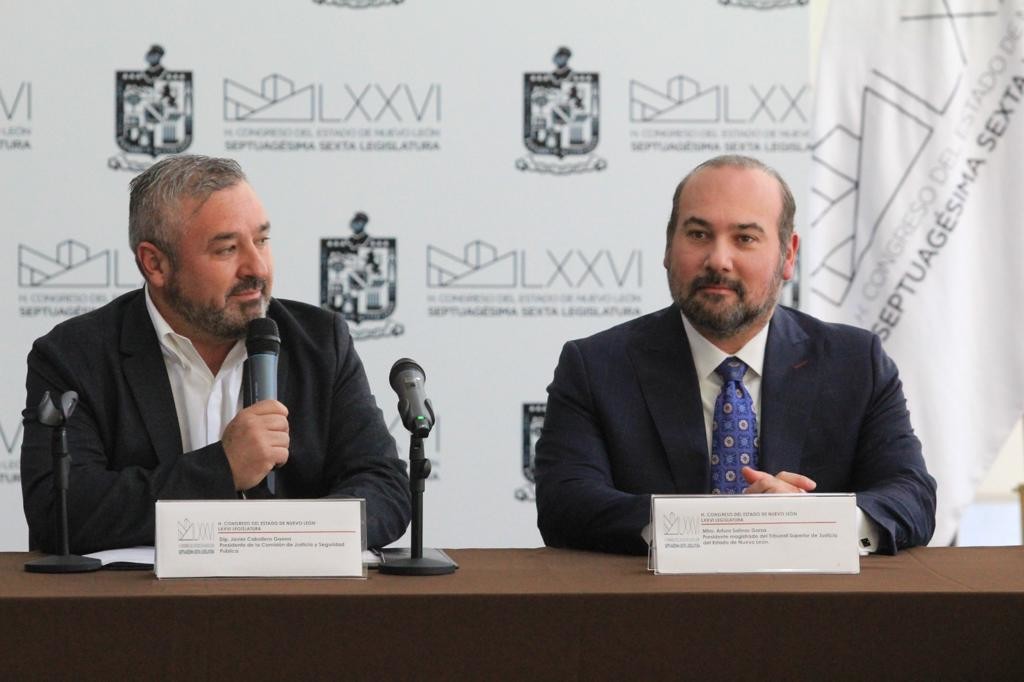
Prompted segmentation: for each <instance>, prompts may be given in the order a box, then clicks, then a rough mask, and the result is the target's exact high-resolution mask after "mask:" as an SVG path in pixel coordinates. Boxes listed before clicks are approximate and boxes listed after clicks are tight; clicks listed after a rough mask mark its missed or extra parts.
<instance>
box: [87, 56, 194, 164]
mask: <svg viewBox="0 0 1024 682" xmlns="http://www.w3.org/2000/svg"><path fill="white" fill-rule="evenodd" d="M163 57H164V48H162V47H161V46H160V45H153V46H152V47H150V48H149V52H147V53H146V64H147V66H146V68H145V69H135V70H130V71H118V72H117V77H116V82H115V85H116V92H115V103H114V115H115V119H116V121H117V123H116V133H115V135H114V137H115V140H116V141H117V146H118V147H120V148H121V149H122V151H123V152H124V153H122V154H120V155H118V156H112V157H110V159H109V160H108V162H107V164H108V165H109V166H110V167H111V168H113V169H114V170H127V171H131V172H139V171H143V170H145V169H146V168H148V167H149V166H151V165H152V164H153V162H154V160H155V159H156V157H158V156H160V155H162V154H178V153H180V152H183V151H185V150H186V149H188V147H189V145H191V144H192V72H191V71H171V70H170V69H167V68H165V67H164V65H163V64H162V63H161V62H162V61H163Z"/></svg>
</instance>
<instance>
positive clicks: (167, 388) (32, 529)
mask: <svg viewBox="0 0 1024 682" xmlns="http://www.w3.org/2000/svg"><path fill="white" fill-rule="evenodd" d="M131 186H132V196H131V209H130V216H129V233H130V241H131V245H132V248H133V250H134V252H135V256H136V261H137V263H138V265H139V268H140V270H141V271H142V274H143V276H144V277H145V280H146V287H145V288H144V289H141V290H138V291H133V292H130V293H127V294H125V295H123V296H121V297H119V298H118V299H116V300H114V301H112V302H111V303H109V304H107V305H105V306H103V307H101V308H99V309H97V310H95V311H92V312H90V313H87V314H85V315H82V316H79V317H76V318H73V319H71V320H68V321H66V322H63V323H61V324H59V325H57V326H56V327H55V328H54V329H53V331H51V332H50V333H49V334H47V335H46V336H44V337H42V338H40V339H38V340H37V341H36V342H35V344H34V345H33V347H32V351H31V352H30V353H29V357H28V378H27V382H26V388H27V394H28V395H27V409H26V413H25V414H26V420H25V432H24V440H23V444H22V491H23V496H24V506H25V515H26V518H27V519H28V526H29V544H30V546H31V547H32V548H42V549H45V550H47V551H55V549H56V547H55V546H56V543H57V540H56V537H55V530H54V529H55V523H54V519H55V514H56V511H55V504H54V500H53V494H52V462H51V457H50V432H49V429H48V428H46V427H44V426H42V425H41V424H39V423H38V422H37V421H36V420H34V419H33V418H32V416H33V413H34V408H35V407H36V406H38V404H39V401H40V399H41V397H42V395H43V392H44V391H47V390H49V391H51V394H57V395H59V394H60V393H62V392H64V391H68V390H74V391H76V392H77V393H78V397H79V405H78V408H77V410H76V411H75V412H74V414H73V415H72V417H71V418H70V419H69V420H68V423H67V429H68V444H69V450H70V454H71V483H70V494H69V512H70V513H69V516H70V521H71V522H70V531H71V538H70V540H71V543H70V544H71V550H72V551H73V552H78V553H81V552H91V551H97V550H102V549H109V548H117V547H128V546H133V545H149V544H153V541H154V502H155V501H156V500H158V499H216V498H235V497H238V495H239V494H243V495H245V496H247V497H265V496H267V495H268V494H269V492H268V491H267V488H266V482H265V479H266V477H267V474H268V473H269V472H270V471H271V470H272V469H274V468H278V469H279V470H278V471H277V473H276V474H275V475H276V494H277V496H279V497H290V498H314V497H362V498H365V499H366V513H367V541H368V544H369V545H371V546H382V545H385V544H387V543H389V542H391V541H393V540H395V539H397V538H398V537H400V536H401V535H402V533H403V532H404V531H405V528H406V526H407V525H408V523H409V517H410V500H409V488H408V485H409V483H408V478H407V477H406V474H405V466H404V463H402V462H401V461H400V460H399V459H398V457H397V454H396V450H395V442H394V439H393V438H392V437H391V435H390V434H389V433H388V430H387V427H386V426H385V424H384V421H383V417H382V415H381V412H380V410H379V409H378V408H377V405H376V403H375V401H374V399H373V396H372V395H371V394H370V389H369V385H368V383H367V380H366V376H365V372H364V370H363V366H362V363H361V362H360V360H359V357H358V355H357V354H356V351H355V347H354V345H353V342H352V337H351V336H350V335H349V332H348V327H347V326H346V324H345V321H344V320H343V319H342V318H341V317H340V316H339V315H337V314H334V313H331V312H328V311H325V310H321V309H319V308H316V307H314V306H310V305H306V304H303V303H297V302H294V301H285V300H280V299H271V297H270V293H271V287H272V284H273V260H272V257H271V251H270V244H269V232H270V224H269V222H268V220H267V218H266V215H265V213H264V211H263V207H262V205H261V204H260V202H259V200H258V199H257V198H256V195H255V193H254V192H253V190H252V188H251V187H250V186H249V184H248V183H247V181H246V178H245V176H244V174H243V173H242V171H241V169H240V168H239V167H238V165H237V164H235V163H234V162H233V161H229V160H226V159H210V158H206V157H195V156H178V157H172V158H169V159H166V160H164V161H161V162H160V163H157V164H155V165H154V166H152V167H151V168H150V169H149V170H147V171H146V172H145V173H143V174H141V175H140V176H138V177H137V178H136V179H135V180H133V181H132V185H131ZM264 315H266V316H267V317H270V318H271V319H273V320H274V321H275V322H276V323H277V325H278V330H279V335H280V337H281V352H280V356H279V360H278V400H265V401H260V402H258V403H256V404H254V405H252V406H250V407H247V408H244V409H243V408H241V405H240V401H239V392H240V382H241V369H240V368H241V362H242V361H244V357H245V353H244V350H245V349H244V343H243V342H242V339H244V337H245V332H246V328H247V325H248V323H249V321H250V320H251V319H253V318H255V317H262V316H264ZM199 375H203V376H205V377H206V378H207V383H206V384H205V386H206V388H199V389H197V388H196V385H197V384H196V383H195V381H196V378H195V377H196V376H199ZM200 384H201V382H200ZM207 401H209V402H207ZM211 423H212V424H213V426H211V425H210V424H211ZM218 427H219V428H218ZM207 430H209V432H208V431H207Z"/></svg>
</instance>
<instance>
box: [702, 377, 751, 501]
mask: <svg viewBox="0 0 1024 682" xmlns="http://www.w3.org/2000/svg"><path fill="white" fill-rule="evenodd" d="M746 371H747V366H746V364H744V363H743V361H742V360H740V359H738V358H726V359H725V360H723V361H722V364H720V365H719V366H718V368H717V369H715V372H717V373H718V375H719V376H720V377H722V382H723V383H722V392H721V393H719V394H718V399H717V400H715V415H714V419H713V420H712V422H711V492H712V493H714V494H716V495H717V494H719V493H721V494H729V495H732V494H735V493H742V492H743V490H744V488H746V487H747V482H746V479H744V478H743V475H742V474H741V473H740V469H742V468H743V467H745V466H750V467H753V468H755V469H756V468H757V445H758V443H757V417H756V416H755V415H754V401H753V400H752V399H751V397H750V392H749V391H747V388H746V386H744V385H743V375H744V374H745V373H746Z"/></svg>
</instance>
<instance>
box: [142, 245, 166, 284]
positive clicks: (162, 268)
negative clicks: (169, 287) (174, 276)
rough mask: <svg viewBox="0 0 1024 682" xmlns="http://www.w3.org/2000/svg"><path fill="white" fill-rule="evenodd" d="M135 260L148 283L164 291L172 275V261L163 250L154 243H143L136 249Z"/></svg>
mask: <svg viewBox="0 0 1024 682" xmlns="http://www.w3.org/2000/svg"><path fill="white" fill-rule="evenodd" d="M135 260H136V262H137V263H138V264H139V270H141V271H142V276H143V277H145V279H146V281H147V282H148V283H149V284H151V285H152V286H154V287H157V288H160V289H162V288H163V287H164V286H165V285H166V284H167V278H168V277H169V276H170V274H171V260H170V258H168V257H167V254H166V253H164V252H163V250H162V249H161V248H160V247H159V246H157V245H156V244H154V243H153V242H142V243H140V244H139V246H138V248H136V249H135Z"/></svg>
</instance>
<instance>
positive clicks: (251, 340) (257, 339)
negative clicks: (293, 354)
mask: <svg viewBox="0 0 1024 682" xmlns="http://www.w3.org/2000/svg"><path fill="white" fill-rule="evenodd" d="M245 350H246V351H248V353H249V355H256V354H258V353H266V354H269V355H277V354H278V353H280V352H281V337H280V336H278V335H277V322H274V321H273V320H272V319H270V318H269V317H257V318H256V319H254V320H251V321H250V322H249V328H248V330H247V331H246V334H245Z"/></svg>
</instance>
